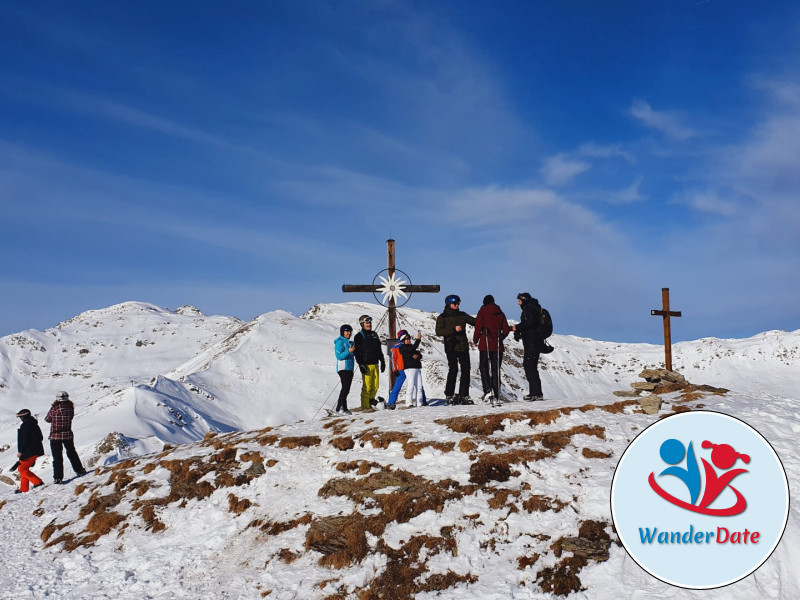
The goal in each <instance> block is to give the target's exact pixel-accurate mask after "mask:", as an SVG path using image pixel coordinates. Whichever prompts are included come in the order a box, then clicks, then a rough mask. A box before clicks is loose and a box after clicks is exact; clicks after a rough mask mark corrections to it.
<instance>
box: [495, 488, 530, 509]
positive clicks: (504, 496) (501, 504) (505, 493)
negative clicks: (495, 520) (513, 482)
mask: <svg viewBox="0 0 800 600" xmlns="http://www.w3.org/2000/svg"><path fill="white" fill-rule="evenodd" d="M492 493H493V495H492V497H491V498H490V499H489V503H488V504H489V508H492V509H494V510H498V509H501V508H505V507H509V508H510V507H512V506H514V507H515V508H516V506H515V505H514V503H511V504H509V502H508V498H509V496H512V497H514V498H519V497H520V495H521V494H522V492H520V491H519V490H508V489H495V490H492Z"/></svg>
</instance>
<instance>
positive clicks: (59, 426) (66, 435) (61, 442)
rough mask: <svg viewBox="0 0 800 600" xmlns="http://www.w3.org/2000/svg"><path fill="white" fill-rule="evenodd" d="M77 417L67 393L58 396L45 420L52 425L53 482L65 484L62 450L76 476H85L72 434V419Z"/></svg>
mask: <svg viewBox="0 0 800 600" xmlns="http://www.w3.org/2000/svg"><path fill="white" fill-rule="evenodd" d="M74 416H75V405H74V404H73V403H72V400H70V399H69V394H67V392H59V393H58V394H56V401H55V402H53V405H52V406H51V407H50V411H49V412H48V413H47V416H46V417H45V418H44V420H45V421H47V422H48V423H50V450H51V451H52V453H53V481H54V482H55V483H63V482H64V457H63V455H62V448H63V449H64V450H66V451H67V458H69V462H70V464H71V465H72V470H73V471H75V474H76V475H85V474H86V469H84V468H83V465H82V464H81V459H80V457H79V456H78V453H77V452H75V443H74V441H73V439H74V437H75V436H74V434H73V433H72V417H74Z"/></svg>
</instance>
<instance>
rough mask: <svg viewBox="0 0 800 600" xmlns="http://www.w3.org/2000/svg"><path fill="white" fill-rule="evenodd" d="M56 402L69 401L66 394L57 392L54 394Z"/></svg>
mask: <svg viewBox="0 0 800 600" xmlns="http://www.w3.org/2000/svg"><path fill="white" fill-rule="evenodd" d="M56 400H69V394H68V393H67V392H58V393H57V394H56Z"/></svg>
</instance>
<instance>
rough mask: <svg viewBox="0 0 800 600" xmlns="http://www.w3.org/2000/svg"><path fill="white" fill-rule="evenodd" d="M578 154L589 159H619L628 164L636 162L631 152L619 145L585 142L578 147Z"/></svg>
mask: <svg viewBox="0 0 800 600" xmlns="http://www.w3.org/2000/svg"><path fill="white" fill-rule="evenodd" d="M578 153H579V154H580V155H581V156H587V157H589V158H621V159H623V160H625V161H626V162H629V163H635V162H636V157H635V156H634V155H633V154H632V153H631V152H628V151H626V150H624V149H623V148H622V145H621V144H606V145H603V144H596V143H595V142H586V143H585V144H581V145H580V147H579V148H578Z"/></svg>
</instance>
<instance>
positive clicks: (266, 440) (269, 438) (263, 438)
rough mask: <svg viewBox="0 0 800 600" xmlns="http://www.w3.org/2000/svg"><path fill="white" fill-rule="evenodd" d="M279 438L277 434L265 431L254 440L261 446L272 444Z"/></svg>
mask: <svg viewBox="0 0 800 600" xmlns="http://www.w3.org/2000/svg"><path fill="white" fill-rule="evenodd" d="M279 439H281V437H280V436H279V435H275V434H272V433H267V434H264V435H260V436H258V437H257V438H256V441H257V442H258V443H259V444H261V445H262V446H274V445H275V443H276V442H277V441H278V440H279Z"/></svg>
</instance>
